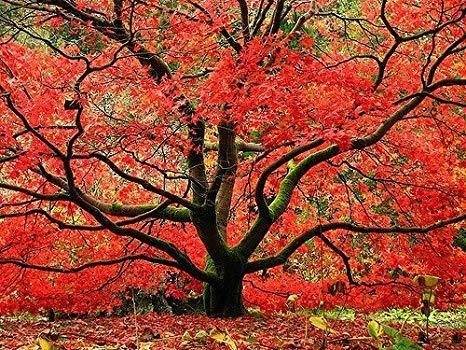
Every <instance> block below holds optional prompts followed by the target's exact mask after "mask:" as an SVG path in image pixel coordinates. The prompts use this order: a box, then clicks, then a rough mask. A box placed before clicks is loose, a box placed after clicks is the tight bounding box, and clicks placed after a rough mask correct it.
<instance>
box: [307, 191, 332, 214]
mask: <svg viewBox="0 0 466 350" xmlns="http://www.w3.org/2000/svg"><path fill="white" fill-rule="evenodd" d="M309 201H310V202H311V204H312V205H313V206H314V207H315V208H316V209H317V215H318V216H320V217H324V218H326V219H330V218H331V217H332V213H331V212H330V210H329V209H330V197H329V196H313V197H311V198H310V199H309Z"/></svg>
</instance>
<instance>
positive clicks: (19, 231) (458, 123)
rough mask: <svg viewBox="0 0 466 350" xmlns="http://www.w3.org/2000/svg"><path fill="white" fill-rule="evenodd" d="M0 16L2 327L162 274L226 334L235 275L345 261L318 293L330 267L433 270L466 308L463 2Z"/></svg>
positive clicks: (185, 5) (58, 10)
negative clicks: (196, 288) (184, 285)
mask: <svg viewBox="0 0 466 350" xmlns="http://www.w3.org/2000/svg"><path fill="white" fill-rule="evenodd" d="M0 11H1V14H0V22H1V23H2V29H1V31H2V32H1V38H2V43H1V45H0V94H1V97H2V100H3V102H4V103H3V104H2V106H1V107H0V108H1V109H0V110H1V112H2V116H1V119H0V132H1V134H2V139H1V141H0V149H1V154H2V155H1V158H0V166H1V168H0V177H1V178H0V180H1V181H0V190H1V192H0V217H1V218H2V219H1V220H2V221H1V222H0V229H1V231H2V234H1V236H0V244H1V248H0V264H1V265H2V269H3V270H4V272H5V273H2V277H1V284H2V285H3V286H4V288H6V290H8V291H9V293H10V294H8V293H6V295H8V296H7V297H4V298H3V299H2V300H0V301H1V302H2V305H3V309H5V310H6V309H12V308H18V307H19V308H33V306H32V305H33V304H35V305H37V306H45V305H52V306H54V307H62V306H63V305H65V304H67V303H68V304H70V303H71V302H70V300H73V302H72V303H71V304H72V305H73V306H72V308H73V309H76V310H84V309H87V308H88V307H89V305H94V306H95V303H94V304H93V303H92V302H91V301H92V300H96V299H95V295H97V294H96V293H98V291H106V292H108V291H109V290H110V291H113V292H115V291H118V290H122V289H123V288H124V287H125V286H128V285H133V286H139V287H148V286H150V285H153V283H154V279H157V278H160V276H161V271H163V269H164V268H167V267H168V268H174V269H178V270H181V271H183V272H184V273H186V274H188V275H189V276H191V277H193V278H194V279H196V280H198V281H201V282H203V283H204V284H205V288H204V300H205V310H206V312H207V313H208V314H209V315H225V316H237V315H241V314H242V313H243V312H244V307H243V298H242V290H243V280H244V277H245V276H246V275H248V274H249V275H252V276H253V277H252V278H253V279H255V280H260V279H264V278H267V276H269V274H270V272H269V271H268V270H269V269H272V271H273V272H272V277H271V280H272V281H273V282H272V283H280V278H281V277H280V275H279V274H277V272H276V271H277V270H276V269H273V268H274V267H277V266H280V265H283V264H285V265H286V268H287V269H288V268H289V267H290V264H291V265H293V263H294V262H296V261H293V260H292V255H293V254H294V253H295V252H299V253H300V254H301V256H303V255H304V256H305V257H306V259H307V260H305V264H307V265H306V266H307V267H315V266H316V265H317V263H319V264H329V265H330V266H331V265H332V264H333V262H332V261H333V260H332V258H328V257H327V258H326V261H322V260H318V259H315V254H316V252H319V251H320V250H321V248H322V247H326V248H328V251H329V252H331V253H333V254H335V256H336V257H337V258H339V259H341V263H342V265H337V268H336V270H335V269H334V270H329V271H328V272H327V273H326V277H328V278H329V280H331V281H334V282H335V281H336V282H335V283H337V282H338V283H337V284H335V283H334V284H332V285H330V288H329V291H330V292H331V293H330V294H332V295H335V294H339V293H340V294H346V293H348V292H347V290H346V284H345V283H343V282H342V281H340V279H339V278H340V275H341V272H339V271H338V269H339V267H340V266H342V267H344V271H345V272H344V273H345V274H346V276H347V278H348V280H349V283H350V284H352V285H365V286H366V287H368V288H372V287H373V286H375V285H374V284H371V283H370V282H369V281H371V280H373V279H376V280H377V282H376V284H377V285H382V286H387V285H389V286H390V288H392V284H393V282H394V279H397V283H399V284H401V285H403V284H404V285H406V284H407V283H408V282H406V281H404V282H403V281H402V280H398V278H399V277H400V276H401V279H403V278H404V279H406V278H407V276H409V274H410V273H419V272H422V271H425V270H426V269H427V270H429V272H430V271H432V269H438V271H437V272H438V274H443V275H442V277H444V278H445V279H446V282H447V283H446V286H445V288H446V289H445V291H446V292H445V293H447V292H448V293H451V291H452V290H455V291H458V290H461V288H463V290H464V288H465V283H464V276H463V278H461V276H462V275H461V274H462V273H464V272H461V271H464V270H465V269H464V267H465V266H464V260H465V259H464V253H463V252H462V251H461V250H460V249H458V248H454V247H453V246H452V244H453V240H454V237H453V234H454V229H452V228H451V225H454V224H459V223H461V222H463V221H464V219H465V217H466V216H465V214H464V203H465V201H464V196H465V192H464V189H465V186H464V159H465V157H464V154H465V153H464V152H465V139H464V130H465V118H464V107H465V104H464V101H465V96H464V95H465V90H464V85H465V84H466V80H465V79H464V75H465V65H464V61H465V60H464V58H465V57H464V50H465V47H466V46H465V38H466V34H465V30H464V22H465V15H466V8H465V7H464V3H463V2H462V1H456V0H451V1H450V0H448V1H447V0H443V1H436V0H434V1H432V0H430V1H424V0H421V1H417V2H415V3H407V2H404V1H385V0H383V1H382V2H381V3H378V2H374V1H346V2H333V1H284V0H283V1H282V0H277V1H273V0H270V1H268V0H265V1H262V0H261V1H240V0H237V1H236V0H235V1H233V0H225V1H210V0H205V1H198V2H195V1H190V0H188V1H157V0H155V1H151V0H149V1H136V0H134V1H133V0H114V1H98V2H94V1H81V0H78V1H67V0H43V1H33V2H31V1H22V0H1V1H0ZM449 225H450V228H448V229H442V228H444V227H446V226H449ZM431 231H435V232H434V233H432V234H429V233H430V232H431ZM314 238H317V241H316V242H313V239H314ZM206 256H208V260H207V263H204V260H205V257H206ZM351 257H353V259H354V260H355V262H354V265H353V266H351V265H350V263H349V261H350V258H351ZM413 257H414V258H417V259H413ZM400 266H402V267H400ZM446 267H448V268H446ZM352 268H355V269H356V272H355V271H353V270H352ZM406 269H410V270H411V271H408V272H406ZM461 269H462V270H461ZM301 270H302V269H301ZM258 272H260V275H261V276H262V277H260V276H259V275H258ZM434 272H435V271H434ZM75 274H76V276H77V277H74V275H75ZM308 277H309V276H308ZM312 277H313V276H310V278H311V279H312ZM314 277H315V276H314ZM453 279H456V280H457V282H456V285H454V284H453V283H448V281H449V280H453ZM283 280H284V281H286V280H287V279H286V278H283ZM24 281H28V282H27V283H24ZM73 281H74V282H73ZM115 281H116V282H115ZM97 285H98V286H99V287H98V288H97V289H95V288H96V286H97ZM447 285H448V286H447ZM93 288H94V289H93ZM89 289H93V291H92V292H89ZM358 290H359V291H361V290H363V289H358ZM365 291H367V289H365ZM360 293H365V292H360ZM361 296H364V294H360V297H361ZM97 300H98V301H99V302H101V301H102V300H101V299H97ZM37 301H39V302H37ZM86 305H87V306H86Z"/></svg>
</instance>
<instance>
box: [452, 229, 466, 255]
mask: <svg viewBox="0 0 466 350" xmlns="http://www.w3.org/2000/svg"><path fill="white" fill-rule="evenodd" d="M453 246H455V247H458V248H459V249H461V250H462V251H463V252H466V228H463V227H462V228H460V229H459V230H458V233H457V234H456V236H455V237H454V238H453Z"/></svg>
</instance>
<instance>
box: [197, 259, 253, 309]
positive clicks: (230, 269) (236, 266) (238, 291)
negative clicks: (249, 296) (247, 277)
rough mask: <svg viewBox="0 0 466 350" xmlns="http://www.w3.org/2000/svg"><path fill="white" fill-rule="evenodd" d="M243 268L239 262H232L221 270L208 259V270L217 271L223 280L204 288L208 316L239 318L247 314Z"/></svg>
mask: <svg viewBox="0 0 466 350" xmlns="http://www.w3.org/2000/svg"><path fill="white" fill-rule="evenodd" d="M243 267H244V265H243V264H241V263H239V262H238V261H236V262H233V261H230V263H228V264H226V265H225V266H223V267H220V268H219V267H215V266H214V264H213V262H212V260H210V259H208V261H207V266H206V269H207V270H210V271H212V270H215V271H216V274H217V276H220V279H221V280H220V282H219V283H218V284H216V285H211V284H206V285H205V287H204V295H203V297H204V309H205V312H206V314H207V315H208V316H214V317H238V316H242V315H244V314H245V313H246V309H245V307H244V305H243V278H244V272H243V270H244V269H243Z"/></svg>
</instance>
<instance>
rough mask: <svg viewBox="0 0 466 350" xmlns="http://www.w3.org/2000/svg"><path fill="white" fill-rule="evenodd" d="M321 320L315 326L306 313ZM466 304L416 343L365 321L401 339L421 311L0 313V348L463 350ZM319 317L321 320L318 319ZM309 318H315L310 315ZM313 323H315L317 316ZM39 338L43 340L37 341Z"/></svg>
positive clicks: (438, 319)
mask: <svg viewBox="0 0 466 350" xmlns="http://www.w3.org/2000/svg"><path fill="white" fill-rule="evenodd" d="M311 312H312V315H314V317H317V320H319V319H320V320H322V319H323V320H324V321H325V322H327V323H328V327H329V328H327V330H326V331H325V330H321V329H319V328H316V327H315V325H313V322H312V321H310V315H311ZM465 316H466V309H459V310H456V311H454V312H443V313H440V312H437V313H434V314H433V315H432V316H431V318H432V320H431V325H430V327H429V340H428V343H427V344H422V347H414V348H413V347H410V345H409V342H408V343H405V344H404V345H403V344H401V345H398V346H393V342H391V341H390V338H389V337H387V336H381V337H380V339H379V340H378V341H377V340H375V339H373V338H371V337H370V336H369V334H368V331H367V323H368V321H369V320H371V319H375V320H377V321H378V322H379V323H380V324H387V325H388V324H390V325H391V326H392V327H393V328H396V329H397V330H399V331H400V333H401V334H403V337H405V339H411V340H413V341H414V342H418V338H419V333H420V332H421V331H422V329H423V328H424V326H425V325H423V320H422V315H420V314H418V313H416V312H414V311H408V310H392V311H389V312H385V313H384V312H381V313H377V314H371V315H367V314H366V315H359V314H358V315H356V314H355V313H354V312H353V311H351V310H337V311H331V312H326V313H325V315H323V314H322V313H319V314H317V316H316V312H315V311H306V312H304V311H300V312H293V313H292V312H288V313H280V314H273V315H261V314H258V315H256V316H255V317H252V316H248V317H242V318H239V319H235V320H224V319H211V318H207V317H205V316H202V315H185V316H173V315H160V314H155V313H148V314H145V315H131V316H126V317H100V318H81V319H70V320H58V321H54V322H48V321H46V320H44V319H40V318H37V317H28V316H21V317H9V318H0V350H10V349H11V350H13V349H14V350H36V349H40V350H52V349H53V350H57V349H60V350H61V349H86V350H87V349H97V350H99V349H100V350H116V349H121V350H124V349H139V350H149V349H150V350H152V349H167V350H168V349H227V350H228V349H229V350H235V349H238V350H240V349H248V350H249V349H250V350H255V349H257V350H259V349H260V350H262V349H264V350H270V349H313V350H314V349H316V350H320V349H328V350H335V349H347V350H365V349H370V350H372V349H373V350H376V349H379V347H380V345H384V346H387V349H396V350H411V349H422V348H423V349H442V350H450V349H455V350H464V349H466V317H465ZM320 317H324V318H320ZM314 323H315V321H314ZM317 323H318V322H317ZM44 340H45V341H44Z"/></svg>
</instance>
